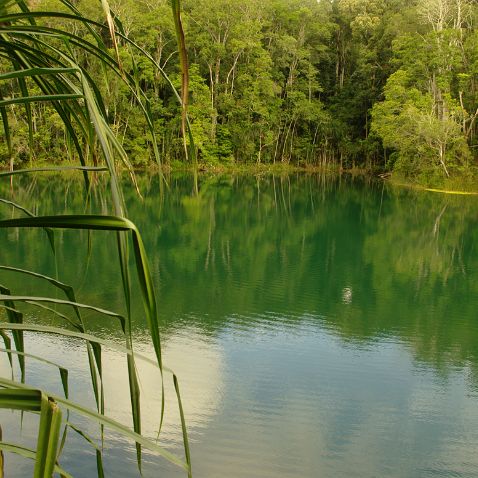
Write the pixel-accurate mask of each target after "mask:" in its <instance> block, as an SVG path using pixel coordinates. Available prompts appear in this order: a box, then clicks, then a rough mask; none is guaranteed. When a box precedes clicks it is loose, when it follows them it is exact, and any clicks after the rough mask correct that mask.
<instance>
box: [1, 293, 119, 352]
mask: <svg viewBox="0 0 478 478" xmlns="http://www.w3.org/2000/svg"><path fill="white" fill-rule="evenodd" d="M2 289H4V290H6V291H8V289H6V288H3V287H2V286H0V302H4V303H6V302H8V301H11V302H24V303H27V304H31V305H35V306H37V305H38V304H39V303H42V302H46V303H51V304H57V305H68V306H72V307H74V306H76V307H79V308H82V309H86V310H91V311H93V312H98V313H99V314H101V315H106V316H107V317H113V318H114V319H117V320H118V321H119V322H120V325H121V331H122V332H123V333H125V318H124V317H123V316H122V315H120V314H117V313H116V312H112V311H110V310H106V309H101V308H99V307H95V306H93V305H89V304H80V303H79V302H70V301H69V300H63V299H54V298H52V297H35V296H26V295H11V294H9V293H8V294H7V293H3V291H2ZM6 306H7V307H5V308H6V310H7V311H8V310H9V309H10V310H15V305H14V304H6ZM7 314H8V312H7ZM60 317H61V315H60ZM15 319H17V317H15ZM13 323H21V322H13ZM22 352H23V350H22Z"/></svg>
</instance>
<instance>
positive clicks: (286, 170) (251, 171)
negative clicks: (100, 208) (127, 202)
mask: <svg viewBox="0 0 478 478" xmlns="http://www.w3.org/2000/svg"><path fill="white" fill-rule="evenodd" d="M56 167H58V169H56ZM77 168H78V169H77ZM91 168H92V170H91V171H90V172H92V173H102V172H107V169H106V168H105V169H103V168H102V167H97V168H95V167H91ZM27 169H29V168H23V167H21V168H18V169H15V170H14V171H15V172H14V175H16V174H20V175H21V174H22V173H21V172H20V170H23V171H24V170H27ZM32 169H33V170H38V171H32V173H35V172H39V173H40V172H41V173H45V174H58V173H61V174H64V175H67V176H69V175H70V174H72V173H73V174H78V173H81V172H82V168H81V166H80V165H74V164H71V163H67V164H65V163H62V164H61V165H57V166H56V165H54V164H52V163H47V162H40V163H39V164H36V165H35V167H34V168H32ZM117 171H118V173H119V174H123V173H126V174H127V173H128V170H127V169H126V168H125V167H123V166H121V165H119V166H118V168H117ZM9 172H10V169H9V168H8V167H0V177H1V176H3V177H5V178H6V177H12V176H13V175H10V174H8V173H9ZM134 172H135V173H152V174H163V175H171V174H181V173H183V174H195V173H196V174H197V175H198V176H202V175H217V176H221V175H227V174H231V175H253V176H262V175H268V174H276V175H288V174H311V175H314V174H319V175H327V176H328V175H337V176H339V175H342V174H345V175H349V176H352V177H367V178H370V179H377V180H381V181H383V182H384V183H387V184H390V185H392V186H397V187H402V188H408V189H415V190H419V191H425V192H432V193H436V194H450V195H462V196H478V178H476V179H475V181H476V182H475V181H471V182H470V181H468V182H466V183H461V184H460V182H459V181H458V183H457V184H456V188H455V185H454V184H450V186H448V187H447V185H446V184H445V185H444V186H443V187H433V186H432V185H426V184H419V183H416V182H413V181H407V180H406V179H404V178H403V177H394V176H393V174H391V173H383V172H382V171H379V170H371V169H362V168H347V169H344V168H340V167H336V166H335V167H334V166H331V167H323V166H310V165H305V166H304V165H295V164H287V163H275V164H264V163H259V164H258V163H252V164H237V163H231V164H214V165H211V164H200V165H198V167H197V168H194V167H193V166H192V165H179V166H178V165H173V166H171V165H169V164H168V165H163V166H161V167H159V166H158V165H157V164H156V163H154V164H151V165H149V166H147V167H138V168H135V169H134Z"/></svg>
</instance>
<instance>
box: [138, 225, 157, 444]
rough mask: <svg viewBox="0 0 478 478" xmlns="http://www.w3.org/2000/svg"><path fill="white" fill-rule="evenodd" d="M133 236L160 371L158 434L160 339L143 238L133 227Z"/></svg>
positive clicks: (142, 292) (144, 302) (147, 318)
mask: <svg viewBox="0 0 478 478" xmlns="http://www.w3.org/2000/svg"><path fill="white" fill-rule="evenodd" d="M131 233H132V237H133V250H134V256H135V264H136V272H137V275H138V282H139V284H140V289H141V294H142V297H143V306H144V310H145V313H146V321H147V323H148V327H149V333H150V336H151V341H152V342H153V348H154V351H155V354H156V359H157V361H158V367H159V370H160V372H161V416H160V423H159V430H158V435H159V433H160V432H161V428H162V425H163V420H164V408H165V399H164V380H163V370H162V367H163V364H162V354H161V340H160V336H159V321H158V311H157V305H156V296H155V293H154V286H153V280H152V277H151V272H150V270H149V265H148V261H147V257H146V250H145V248H144V244H143V240H142V239H141V235H140V233H139V231H138V230H137V229H136V227H134V228H133V229H132V231H131Z"/></svg>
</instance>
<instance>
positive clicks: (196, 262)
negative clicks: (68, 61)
mask: <svg viewBox="0 0 478 478" xmlns="http://www.w3.org/2000/svg"><path fill="white" fill-rule="evenodd" d="M168 182H169V185H168V187H160V182H159V180H158V178H157V177H150V176H148V175H139V176H138V184H139V188H140V191H141V194H142V196H143V199H140V198H139V197H138V195H137V193H136V192H135V189H134V188H133V187H132V186H131V185H130V184H129V183H128V181H127V180H126V178H125V181H124V191H125V198H126V203H127V209H128V214H129V217H130V218H131V219H132V220H133V221H134V222H135V223H136V224H137V226H138V227H139V230H140V231H141V233H142V236H143V240H144V242H145V246H146V249H147V251H148V254H149V260H150V265H151V270H152V273H153V277H154V281H155V286H156V290H157V293H158V302H159V314H160V326H161V336H162V341H163V351H164V355H163V357H164V362H165V363H166V365H167V366H169V367H170V368H172V369H174V370H175V372H176V373H177V375H178V377H179V380H180V384H181V392H182V398H183V404H184V408H185V413H186V420H187V423H188V430H189V435H190V445H191V453H192V461H193V476H194V477H196V478H215V477H228V478H235V477H241V478H259V477H277V478H282V477H290V478H292V477H310V478H312V477H332V476H333V477H407V478H412V477H477V476H478V316H477V310H478V307H477V306H478V198H476V197H473V196H451V195H444V194H438V193H433V192H424V191H416V190H411V189H404V188H397V187H392V186H390V185H387V184H384V183H382V182H379V181H374V180H364V179H354V178H351V177H328V176H316V175H305V174H302V175H301V174H298V175H289V176H272V175H263V176H245V175H241V176H228V175H224V176H214V177H212V176H207V175H205V176H200V177H199V182H198V191H197V193H196V191H195V187H194V181H193V178H192V177H190V176H188V175H176V176H171V177H169V178H168ZM95 183H96V184H95V186H94V188H93V190H92V199H91V206H90V208H85V205H84V204H85V203H84V194H83V184H82V181H81V177H79V176H78V177H76V176H75V177H73V176H71V177H67V178H61V177H58V176H52V175H37V176H35V177H31V176H30V177H28V178H27V177H14V179H13V183H12V185H10V180H9V179H3V180H2V182H1V183H0V197H2V198H4V199H8V200H10V201H15V202H17V203H20V204H22V205H23V206H25V207H26V208H28V209H29V210H30V211H31V212H33V213H35V214H38V215H48V214H53V213H57V214H71V213H75V214H78V213H84V212H96V213H108V212H110V208H109V204H110V196H109V189H108V183H107V182H106V181H105V180H103V179H101V177H98V178H97V180H96V181H95ZM19 215H21V213H19V212H18V211H14V209H13V208H12V206H11V205H8V204H5V203H0V216H1V218H2V219H5V218H9V217H14V216H19ZM55 236H56V237H55V243H56V250H57V254H56V265H55V259H54V257H53V255H52V252H51V249H50V246H49V243H48V240H47V238H46V235H45V233H44V231H41V230H39V231H33V230H20V229H10V230H0V244H1V246H0V264H2V265H9V266H15V267H20V268H25V269H30V270H33V271H36V272H39V273H42V274H48V275H53V276H55V275H56V276H57V277H58V278H59V279H61V280H62V281H63V282H66V283H68V284H72V285H73V286H74V287H75V291H76V294H77V299H78V301H79V302H82V303H91V304H95V305H97V306H100V307H105V308H108V309H111V310H116V311H119V312H121V311H123V310H124V300H123V293H122V287H121V276H120V268H119V263H118V257H117V252H116V237H115V234H114V233H109V232H101V231H96V232H93V233H91V234H88V233H87V232H86V231H57V232H56V233H55ZM133 277H134V276H133ZM0 284H3V285H7V286H8V287H9V288H10V289H11V291H12V293H15V294H17V295H37V296H42V295H52V294H53V295H54V294H56V292H55V291H54V290H53V289H52V288H51V287H50V286H49V285H48V284H46V283H43V282H41V281H37V280H35V279H33V278H29V277H26V276H24V275H20V274H18V273H15V272H11V271H5V270H0ZM133 291H134V294H133V316H134V323H133V335H134V339H135V341H136V344H137V345H136V347H137V350H138V351H141V352H144V353H145V354H147V355H150V356H151V357H153V352H152V346H151V344H150V341H149V339H148V333H147V324H146V319H145V318H144V314H143V311H142V306H141V303H140V300H139V298H138V288H137V286H136V285H134V286H133ZM59 296H60V295H58V297H59ZM27 310H28V312H27V314H26V320H32V321H36V322H40V321H41V322H44V323H56V322H55V320H56V319H54V318H52V316H51V315H50V314H48V312H47V311H44V310H43V311H40V310H36V309H33V308H31V309H27ZM0 314H3V312H0ZM87 317H88V320H89V322H88V324H89V327H90V330H91V331H92V332H93V333H96V334H98V335H100V336H102V337H105V338H107V339H109V340H112V341H115V340H119V339H118V337H119V327H118V324H117V323H115V322H114V321H111V320H104V319H102V318H99V317H97V316H96V315H95V314H93V313H91V314H90V315H89V316H88V315H87ZM40 339H41V340H40ZM26 346H27V349H28V350H29V351H30V352H31V353H35V354H37V355H42V356H43V357H45V358H47V359H49V360H51V361H54V362H57V363H61V364H63V365H64V366H67V367H68V368H69V370H70V383H71V387H70V388H71V390H70V395H71V398H72V399H75V400H77V401H80V402H81V403H83V404H85V405H89V406H91V407H94V399H93V392H92V390H91V385H90V382H89V375H88V368H87V358H86V353H85V347H84V345H83V344H82V343H81V342H80V341H78V340H76V339H66V338H59V337H54V336H52V337H46V336H38V335H34V334H32V333H28V334H26ZM0 364H1V370H2V373H3V375H4V376H9V375H10V371H9V364H8V360H7V358H6V357H4V356H2V357H1V362H0ZM103 364H104V370H105V372H104V373H105V393H106V409H107V412H108V413H110V414H111V415H112V416H113V417H115V418H117V419H119V420H123V421H124V422H125V423H126V424H130V422H131V419H130V418H129V395H128V393H127V392H126V391H125V390H126V387H127V383H128V381H127V375H126V367H125V360H124V358H123V357H121V356H120V354H118V353H117V352H116V351H114V350H113V349H112V350H108V349H106V350H105V351H104V353H103ZM139 368H140V373H141V376H142V379H141V390H142V409H143V431H144V433H145V434H146V435H148V436H153V437H155V436H156V431H157V426H158V421H159V409H160V405H159V404H160V400H159V392H160V388H158V387H159V385H158V384H159V377H158V374H157V372H156V371H155V370H154V369H153V368H152V367H151V368H148V367H147V366H145V365H140V366H139ZM16 372H17V373H18V371H16ZM27 382H28V383H31V384H34V385H35V384H36V385H42V386H43V387H45V388H48V389H49V390H52V391H55V392H58V393H60V391H61V382H60V379H59V374H58V371H57V370H55V369H52V368H51V367H48V366H46V365H45V364H40V363H36V362H35V361H30V360H27ZM166 391H167V394H169V396H168V398H167V399H166V420H165V424H164V426H163V430H162V432H161V435H160V444H162V445H164V446H165V447H166V448H167V449H169V450H171V451H174V452H177V453H178V454H180V455H181V453H182V451H181V450H182V449H181V430H180V425H179V420H178V413H177V409H176V405H175V400H174V393H173V389H172V387H171V385H170V384H167V387H166ZM0 417H1V424H2V429H3V437H4V439H5V440H8V441H16V442H19V443H23V444H25V445H30V446H31V445H32V444H33V443H34V438H35V434H36V426H37V421H36V417H33V418H32V417H31V416H30V415H28V418H29V419H27V418H24V420H23V426H22V425H21V421H20V415H19V414H18V413H17V412H10V411H2V412H1V415H0ZM70 418H71V420H72V421H73V422H74V421H75V420H78V422H79V423H80V424H81V425H82V426H83V427H84V429H86V430H87V431H88V433H90V434H91V435H92V437H96V438H98V435H99V432H98V430H97V428H98V427H97V426H96V425H95V424H88V423H85V422H84V421H82V420H81V419H80V418H78V417H74V416H72V417H70ZM105 433H106V435H105V444H104V461H105V470H106V476H121V477H123V476H124V477H130V476H139V474H138V471H137V467H136V455H135V448H134V444H132V443H130V442H128V440H125V439H123V438H121V437H119V436H118V435H116V434H115V433H112V432H109V431H106V432H105ZM5 463H6V464H5V467H6V468H5V471H6V475H5V476H8V477H23V476H30V475H31V469H32V465H31V463H29V462H28V461H27V460H25V459H23V458H19V457H16V456H14V455H11V454H6V455H5ZM61 463H62V465H63V466H64V468H65V469H66V470H68V471H69V472H71V473H72V474H73V475H74V476H76V477H91V476H94V475H95V473H96V461H95V451H94V449H93V448H92V447H90V446H88V444H87V443H86V442H85V440H84V439H83V438H82V437H80V436H79V435H77V434H75V433H74V432H73V433H72V432H70V433H69V435H68V441H67V446H66V448H65V451H64V453H63V455H62V458H61ZM143 473H144V476H146V477H153V476H163V477H180V476H185V474H184V473H183V472H181V471H180V470H178V469H176V468H175V467H174V466H171V465H168V464H165V461H164V460H163V459H161V458H158V457H156V456H153V455H151V454H148V453H145V458H144V465H143Z"/></svg>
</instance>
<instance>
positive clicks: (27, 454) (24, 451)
mask: <svg viewBox="0 0 478 478" xmlns="http://www.w3.org/2000/svg"><path fill="white" fill-rule="evenodd" d="M0 450H3V451H6V452H10V453H15V454H17V455H20V456H23V457H24V458H29V459H31V460H35V459H36V452H35V451H34V450H30V449H29V448H25V447H23V446H20V445H15V444H13V443H6V442H0ZM54 472H55V473H58V474H59V475H60V476H61V477H62V478H63V477H64V478H73V476H72V475H70V474H69V473H67V472H66V471H65V470H64V469H63V468H61V467H60V466H58V465H55V467H54Z"/></svg>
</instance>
